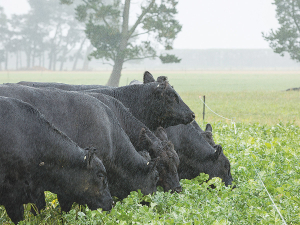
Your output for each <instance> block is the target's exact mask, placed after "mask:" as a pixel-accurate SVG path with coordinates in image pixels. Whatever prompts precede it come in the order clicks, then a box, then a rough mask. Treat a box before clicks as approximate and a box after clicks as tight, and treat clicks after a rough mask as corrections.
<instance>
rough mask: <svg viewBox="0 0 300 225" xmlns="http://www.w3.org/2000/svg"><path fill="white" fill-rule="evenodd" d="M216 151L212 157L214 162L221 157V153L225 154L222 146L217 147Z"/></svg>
mask: <svg viewBox="0 0 300 225" xmlns="http://www.w3.org/2000/svg"><path fill="white" fill-rule="evenodd" d="M214 149H215V150H216V151H215V152H214V154H213V156H212V160H213V161H216V160H217V159H218V158H219V156H220V155H221V153H222V152H223V149H222V146H221V145H215V146H214Z"/></svg>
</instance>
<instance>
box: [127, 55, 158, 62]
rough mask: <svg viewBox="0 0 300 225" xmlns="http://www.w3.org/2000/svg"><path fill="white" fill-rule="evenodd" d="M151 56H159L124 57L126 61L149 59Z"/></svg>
mask: <svg viewBox="0 0 300 225" xmlns="http://www.w3.org/2000/svg"><path fill="white" fill-rule="evenodd" d="M149 58H157V56H145V57H141V58H130V59H124V62H127V61H130V60H139V59H149Z"/></svg>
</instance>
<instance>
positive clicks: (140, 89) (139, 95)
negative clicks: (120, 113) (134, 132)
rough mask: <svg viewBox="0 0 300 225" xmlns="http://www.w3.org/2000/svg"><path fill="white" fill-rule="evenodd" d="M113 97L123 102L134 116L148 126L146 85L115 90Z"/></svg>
mask: <svg viewBox="0 0 300 225" xmlns="http://www.w3.org/2000/svg"><path fill="white" fill-rule="evenodd" d="M113 91H114V93H113V97H114V98H116V99H118V100H119V101H121V102H122V103H123V104H124V105H125V106H126V107H127V108H129V109H130V112H131V113H132V115H133V116H135V117H136V118H137V119H139V120H140V121H141V122H142V123H144V124H145V125H146V126H147V123H146V122H147V120H146V118H147V116H146V115H145V114H147V111H148V110H147V106H146V105H145V102H144V99H145V98H146V97H147V90H145V85H130V86H124V87H119V88H114V89H113Z"/></svg>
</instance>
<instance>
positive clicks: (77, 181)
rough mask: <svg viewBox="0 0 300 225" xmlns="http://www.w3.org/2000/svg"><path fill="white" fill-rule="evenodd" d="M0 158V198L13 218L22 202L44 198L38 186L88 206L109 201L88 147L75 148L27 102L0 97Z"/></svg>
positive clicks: (99, 164) (20, 210)
mask: <svg viewBox="0 0 300 225" xmlns="http://www.w3.org/2000/svg"><path fill="white" fill-rule="evenodd" d="M0 160H1V164H0V171H1V173H0V204H1V205H4V207H5V209H6V212H7V214H8V216H9V217H10V218H11V220H12V221H13V222H14V223H18V222H19V221H20V220H22V219H23V213H24V208H23V204H26V203H29V202H32V203H36V202H38V201H39V203H40V204H42V205H44V204H45V200H44V198H43V197H44V196H43V193H44V191H51V192H53V193H56V194H58V195H62V196H66V197H67V199H68V201H69V202H71V203H73V202H77V203H79V204H87V205H88V206H89V207H90V208H91V209H93V210H94V209H97V208H103V209H104V210H110V209H111V207H112V198H111V195H110V193H109V190H108V185H107V178H106V171H105V168H104V166H103V164H102V162H101V161H100V160H99V159H98V157H97V156H95V154H94V152H93V151H86V150H83V149H81V148H79V147H78V145H76V144H75V143H74V142H73V141H72V140H71V139H70V138H68V137H67V136H66V135H64V134H63V133H61V132H60V131H58V130H57V129H56V128H55V127H53V126H52V125H51V124H50V123H49V122H48V121H47V120H46V119H44V117H43V116H42V115H41V114H40V113H39V112H38V111H37V110H36V109H35V108H33V107H32V106H31V105H29V104H28V103H25V102H22V101H19V100H17V99H13V98H6V97H0ZM41 193H42V194H41ZM40 195H41V196H40ZM40 198H41V199H40ZM60 203H61V204H63V203H64V202H63V201H61V202H60ZM37 207H41V206H37Z"/></svg>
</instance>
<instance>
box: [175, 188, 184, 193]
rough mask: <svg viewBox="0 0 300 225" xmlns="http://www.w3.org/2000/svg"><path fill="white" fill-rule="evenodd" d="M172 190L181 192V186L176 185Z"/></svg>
mask: <svg viewBox="0 0 300 225" xmlns="http://www.w3.org/2000/svg"><path fill="white" fill-rule="evenodd" d="M174 191H176V192H177V193H180V192H182V187H181V186H178V187H176V188H174Z"/></svg>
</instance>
